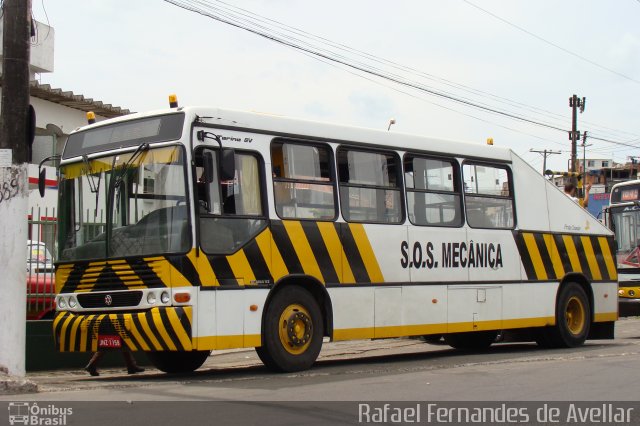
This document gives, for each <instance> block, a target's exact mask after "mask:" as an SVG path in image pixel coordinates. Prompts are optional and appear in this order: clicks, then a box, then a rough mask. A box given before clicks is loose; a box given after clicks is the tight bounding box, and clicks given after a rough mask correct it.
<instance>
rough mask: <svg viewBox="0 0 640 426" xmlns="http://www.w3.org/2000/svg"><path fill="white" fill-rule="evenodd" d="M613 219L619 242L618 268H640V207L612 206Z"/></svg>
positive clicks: (631, 205)
mask: <svg viewBox="0 0 640 426" xmlns="http://www.w3.org/2000/svg"><path fill="white" fill-rule="evenodd" d="M611 219H612V222H613V223H612V225H613V229H614V231H615V233H616V240H617V242H618V254H617V261H618V268H640V256H639V253H638V252H639V250H640V249H639V248H638V246H639V245H640V207H639V206H637V205H635V204H630V205H625V206H615V207H611Z"/></svg>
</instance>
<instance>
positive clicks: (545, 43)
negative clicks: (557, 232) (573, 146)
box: [33, 0, 640, 170]
mask: <svg viewBox="0 0 640 426" xmlns="http://www.w3.org/2000/svg"><path fill="white" fill-rule="evenodd" d="M179 2H181V3H191V4H192V5H199V6H207V7H209V8H212V7H213V8H216V9H215V10H214V9H209V10H210V11H212V10H214V11H215V12H216V15H217V16H222V14H224V15H225V16H229V11H230V9H231V11H232V12H234V13H235V14H236V15H235V16H236V19H237V18H242V20H243V21H242V22H243V23H244V24H246V23H247V21H246V19H248V18H249V17H253V18H259V19H261V20H262V27H263V30H266V31H267V32H269V34H271V35H274V34H276V35H278V34H279V35H281V36H286V37H287V40H292V37H295V38H296V39H298V40H300V41H305V42H311V48H312V50H317V49H322V51H323V52H324V53H325V55H326V56H329V57H332V58H340V60H342V61H343V62H347V63H349V64H352V65H356V66H357V67H360V68H367V69H369V70H371V69H372V68H375V69H376V72H377V73H379V74H384V75H386V76H390V75H392V76H394V77H393V78H395V79H396V80H402V81H404V82H410V84H412V85H414V86H416V85H417V86H420V87H421V88H422V89H426V90H428V91H431V92H434V91H435V92H438V93H441V94H445V96H448V97H451V98H455V99H462V100H463V101H464V102H467V103H472V104H474V105H480V106H484V107H485V108H489V109H492V110H499V111H501V112H502V113H507V114H511V115H516V116H518V117H521V118H524V119H526V120H531V121H536V122H539V123H543V124H546V125H550V126H552V127H557V128H558V129H560V130H556V129H550V128H548V127H544V126H540V125H534V124H532V123H528V122H525V121H522V120H516V119H513V118H509V117H507V116H505V115H504V114H498V113H495V112H488V111H486V110H483V109H479V108H477V107H471V106H469V105H465V104H461V103H460V102H455V101H452V100H450V99H446V98H443V97H440V96H434V95H432V94H430V93H428V92H426V91H424V90H418V89H416V88H412V87H407V86H406V85H401V84H398V83H395V82H392V81H389V80H387V79H383V78H381V77H379V76H375V75H372V74H368V73H365V72H363V71H361V70H357V69H354V68H351V67H348V66H345V65H344V64H339V63H336V62H332V61H330V60H329V59H327V58H318V57H317V56H314V55H312V54H310V53H308V52H301V51H300V50H299V49H295V48H293V47H290V46H285V45H283V44H281V43H276V42H274V41H272V40H268V39H265V38H264V37H260V36H258V35H255V34H253V33H250V32H248V31H245V30H242V29H239V28H236V27H233V26H231V25H229V24H226V23H222V22H219V21H216V20H214V19H211V18H209V17H206V16H203V15H200V14H196V13H194V12H191V11H187V10H184V9H182V8H180V7H178V6H176V5H174V4H171V3H169V2H167V1H163V0H138V1H130V0H109V1H104V0H55V1H52V0H33V15H34V17H35V18H36V19H37V20H38V21H42V22H45V23H48V24H49V25H51V26H52V27H53V28H54V29H55V69H54V72H53V73H46V74H44V73H43V74H40V75H39V80H40V82H41V83H47V84H51V85H52V86H53V87H58V88H61V89H63V90H70V91H73V92H75V93H76V94H83V95H85V96H87V97H91V98H93V99H95V100H100V101H103V102H105V103H110V104H113V105H117V106H121V107H124V108H128V109H130V110H131V111H140V112H141V111H147V110H153V109H159V108H165V107H167V106H168V101H167V96H168V95H169V94H171V93H175V94H177V95H178V99H179V102H180V104H181V105H201V106H212V107H220V108H228V109H239V110H245V111H259V112H268V113H273V114H279V115H284V116H290V117H295V118H302V119H309V120H316V121H324V122H332V123H339V124H346V125H351V126H359V127H369V128H376V129H382V130H386V129H387V127H388V125H389V120H390V119H391V118H394V119H395V121H396V123H395V124H394V125H393V126H392V127H391V130H390V131H391V132H396V133H409V134H418V135H424V136H433V137H438V138H444V139H455V140H462V141H468V142H472V143H481V144H484V143H486V142H485V141H486V139H487V138H493V140H494V145H496V146H505V147H509V148H511V149H513V150H514V151H515V152H516V153H518V154H519V155H520V156H522V157H523V158H524V159H525V160H526V161H527V162H529V163H530V164H531V165H532V166H533V167H535V168H536V169H537V170H542V161H543V156H542V155H541V154H538V153H534V152H530V150H531V149H535V150H545V149H547V150H554V151H561V154H558V155H550V156H549V158H548V164H547V168H548V169H554V170H566V169H567V164H568V160H569V152H570V140H569V136H568V133H566V132H565V131H564V130H569V129H570V128H571V109H570V107H569V97H571V96H572V95H573V94H576V95H578V96H579V97H585V98H586V105H585V109H584V112H583V113H581V114H579V115H578V129H579V130H582V131H584V130H587V131H588V135H593V136H594V137H600V138H603V139H608V140H611V141H615V142H622V143H624V144H627V145H632V146H633V145H637V146H638V147H640V119H639V116H640V114H639V108H638V107H639V106H640V101H639V100H640V25H638V22H640V0H616V1H606V2H604V1H595V0H563V1H561V2H559V1H557V0H555V1H553V0H537V1H524V0H468V1H466V0H447V1H442V0H440V1H435V0H421V1H420V0H415V1H413V0H399V1H396V2H390V1H381V0H350V1H344V0H342V1H337V0H324V1H322V2H309V1H294V0H237V1H233V0H227V3H223V2H219V1H215V0H199V1H192V0H191V1H186V0H180V1H179ZM474 5H475V6H479V7H481V8H482V9H484V11H483V10H480V9H478V8H477V7H474ZM234 8H235V9H234ZM238 8H241V9H238ZM238 13H241V14H242V15H241V16H238V15H237V14H238ZM265 19H268V20H271V21H265ZM273 21H276V22H278V23H279V24H278V25H279V27H278V28H276V27H275V26H274V25H275V24H274V22H273ZM266 24H269V25H266ZM292 31H297V33H292ZM311 35H313V36H316V37H317V38H314V39H309V38H308V37H310V36H311ZM45 36H46V34H40V35H39V37H45ZM310 40H311V41H310ZM36 42H37V41H36ZM330 43H331V44H330ZM308 46H309V45H308ZM587 145H588V146H587V148H586V150H587V152H586V157H587V158H593V159H596V158H598V159H610V158H613V159H614V160H615V161H617V162H626V161H628V156H637V155H640V149H638V148H633V147H629V146H625V145H620V144H612V143H607V142H604V141H600V140H596V139H590V138H589V139H588V140H587ZM589 145H590V146H589ZM582 155H583V153H582V149H580V150H579V156H580V158H582Z"/></svg>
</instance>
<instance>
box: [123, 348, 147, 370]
mask: <svg viewBox="0 0 640 426" xmlns="http://www.w3.org/2000/svg"><path fill="white" fill-rule="evenodd" d="M122 357H123V358H124V362H125V364H126V365H127V373H128V374H136V373H142V372H143V371H144V368H142V367H140V366H138V364H137V363H136V359H135V358H134V357H133V354H132V353H131V352H129V351H128V350H126V349H125V350H123V351H122Z"/></svg>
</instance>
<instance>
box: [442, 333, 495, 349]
mask: <svg viewBox="0 0 640 426" xmlns="http://www.w3.org/2000/svg"><path fill="white" fill-rule="evenodd" d="M497 335H498V331H497V330H490V331H471V332H466V333H451V334H445V335H444V341H445V343H446V344H447V345H449V346H451V347H452V348H455V349H460V350H463V351H483V350H485V349H488V348H489V346H491V344H492V343H493V342H495V340H496V336H497Z"/></svg>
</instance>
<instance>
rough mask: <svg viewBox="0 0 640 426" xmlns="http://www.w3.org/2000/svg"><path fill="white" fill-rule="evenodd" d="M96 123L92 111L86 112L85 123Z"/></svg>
mask: <svg viewBox="0 0 640 426" xmlns="http://www.w3.org/2000/svg"><path fill="white" fill-rule="evenodd" d="M95 122H96V114H95V113H94V112H93V111H89V112H87V123H89V124H93V123H95Z"/></svg>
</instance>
